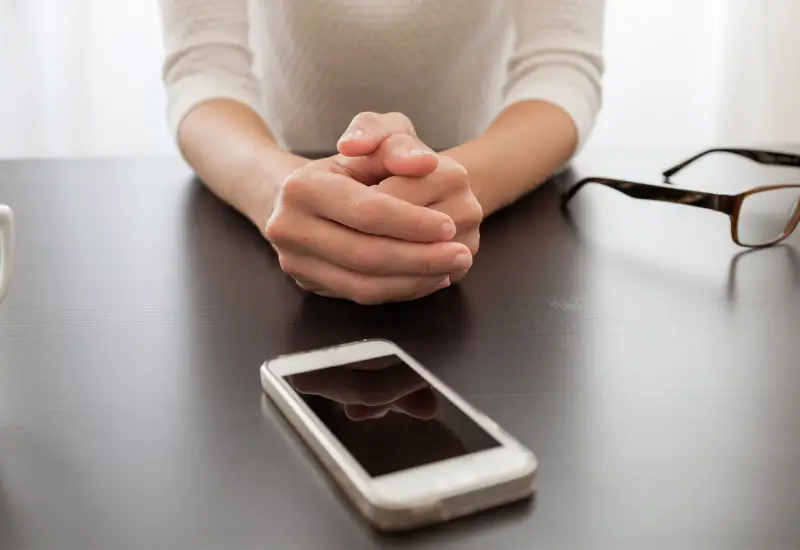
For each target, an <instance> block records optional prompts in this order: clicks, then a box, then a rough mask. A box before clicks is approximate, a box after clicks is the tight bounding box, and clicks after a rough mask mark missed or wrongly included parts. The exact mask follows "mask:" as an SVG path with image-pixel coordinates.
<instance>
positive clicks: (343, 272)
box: [281, 256, 450, 305]
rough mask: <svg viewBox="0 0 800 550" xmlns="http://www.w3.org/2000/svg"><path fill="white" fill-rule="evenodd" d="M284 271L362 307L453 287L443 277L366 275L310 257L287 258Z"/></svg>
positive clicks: (284, 260)
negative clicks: (310, 280)
mask: <svg viewBox="0 0 800 550" xmlns="http://www.w3.org/2000/svg"><path fill="white" fill-rule="evenodd" d="M281 267H282V268H283V270H284V271H286V272H287V273H289V274H290V275H292V276H293V277H295V276H297V277H300V278H304V279H312V280H313V281H314V282H315V283H316V284H317V285H319V286H320V287H322V288H325V289H326V290H327V293H328V294H329V295H331V296H334V297H338V298H345V299H347V300H352V301H354V302H356V303H359V304H363V305H375V304H381V303H386V302H397V301H405V300H409V299H413V298H414V297H416V296H419V295H420V294H423V295H424V294H425V293H428V294H430V293H432V292H435V291H436V290H439V289H441V288H445V287H447V286H449V284H450V280H449V277H442V276H427V277H420V276H402V275H391V276H369V275H363V274H361V273H357V272H354V271H350V270H347V269H344V268H342V267H339V266H337V265H334V264H331V263H328V262H326V261H324V260H321V259H319V258H314V257H310V256H288V257H287V256H284V257H283V262H282V264H281Z"/></svg>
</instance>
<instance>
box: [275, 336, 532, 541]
mask: <svg viewBox="0 0 800 550" xmlns="http://www.w3.org/2000/svg"><path fill="white" fill-rule="evenodd" d="M261 383H262V385H263V387H264V390H265V392H266V394H267V396H268V397H269V399H270V400H271V401H272V402H273V403H274V404H275V405H276V408H277V409H278V410H279V411H280V412H281V413H282V414H283V416H284V417H285V418H286V419H287V420H288V422H289V424H290V425H291V426H292V427H293V428H294V429H295V430H296V431H297V433H298V434H299V436H300V438H301V439H302V440H303V441H304V442H305V443H306V445H307V446H308V447H309V448H310V449H311V451H312V452H313V454H314V455H316V457H317V459H318V460H319V462H321V464H322V465H323V466H324V468H325V470H327V472H328V473H329V474H330V476H331V477H332V478H333V479H334V480H335V482H336V483H337V484H338V486H339V487H340V488H341V489H342V492H343V493H344V494H345V495H347V496H348V497H349V499H350V500H351V501H352V503H353V504H354V506H355V508H357V509H358V510H359V512H360V513H361V514H362V515H363V516H364V517H365V518H366V519H367V520H368V521H369V523H371V524H372V525H373V526H374V527H375V528H377V529H378V530H382V531H403V530H408V529H413V528H417V527H422V526H424V525H429V524H432V523H438V522H443V521H447V520H450V519H452V518H456V517H460V516H464V515H467V514H471V513H474V512H478V511H480V510H485V509H488V508H491V507H495V506H500V505H502V504H507V503H510V502H513V501H517V500H522V499H525V498H528V497H530V496H532V495H533V493H534V491H535V487H534V481H535V475H536V470H537V467H538V464H537V460H536V457H535V456H534V454H533V453H532V452H531V451H530V450H529V449H527V448H526V447H525V446H523V445H522V444H521V443H519V442H518V441H517V440H515V439H514V438H513V437H512V436H511V435H509V434H508V433H506V432H505V431H503V430H502V429H501V428H500V427H499V426H498V425H497V424H496V423H494V422H493V421H492V420H490V419H489V418H487V417H486V416H485V415H483V414H482V413H480V412H479V411H478V410H476V409H475V408H474V407H473V406H471V405H470V404H469V403H467V402H466V401H465V400H464V399H462V398H461V397H459V396H458V395H457V394H456V393H455V392H454V391H453V390H451V389H450V388H449V387H447V386H446V385H445V384H444V383H442V382H441V381H440V380H439V379H437V378H436V377H435V376H434V375H433V374H432V373H431V372H429V371H428V370H427V369H425V368H424V367H423V366H422V365H421V364H419V363H418V362H417V361H415V360H414V359H413V358H412V357H411V356H409V355H408V354H407V353H406V352H404V351H403V350H402V349H400V347H398V346H397V345H396V344H394V343H392V342H389V341H386V340H363V341H359V342H352V343H348V344H343V345H339V346H335V347H330V348H325V349H318V350H313V351H307V352H302V353H295V354H290V355H283V356H280V357H277V358H275V359H272V360H270V361H267V362H265V363H264V364H263V365H262V367H261Z"/></svg>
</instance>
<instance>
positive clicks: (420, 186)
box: [376, 155, 472, 206]
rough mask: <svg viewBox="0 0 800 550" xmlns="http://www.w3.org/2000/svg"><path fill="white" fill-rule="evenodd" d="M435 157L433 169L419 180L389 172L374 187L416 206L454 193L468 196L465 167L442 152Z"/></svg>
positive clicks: (425, 204) (427, 203) (434, 201)
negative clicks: (387, 175) (435, 166)
mask: <svg viewBox="0 0 800 550" xmlns="http://www.w3.org/2000/svg"><path fill="white" fill-rule="evenodd" d="M438 158H439V163H438V167H437V170H436V171H435V172H433V173H431V174H430V175H428V176H426V177H425V178H424V180H423V181H420V179H419V178H411V177H406V176H402V175H398V176H392V177H389V178H386V179H385V180H383V181H381V182H380V183H379V184H378V185H377V186H376V189H377V190H378V191H380V192H382V193H386V194H388V195H391V196H393V197H397V198H399V199H402V200H404V201H405V202H408V203H410V204H414V205H417V206H429V205H431V204H434V203H437V202H442V201H445V200H447V199H448V198H449V197H450V196H452V195H455V194H463V195H464V196H465V197H466V196H471V195H472V193H471V191H470V190H469V180H468V179H467V171H466V169H465V168H464V167H463V166H462V165H461V164H459V163H458V162H456V161H455V160H453V159H451V158H448V157H446V156H444V155H440V156H439V157H438Z"/></svg>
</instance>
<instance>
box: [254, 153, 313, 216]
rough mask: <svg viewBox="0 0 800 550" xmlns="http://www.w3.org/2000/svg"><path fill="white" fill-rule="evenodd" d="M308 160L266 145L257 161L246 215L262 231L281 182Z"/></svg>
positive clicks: (270, 213) (273, 205) (272, 207)
mask: <svg viewBox="0 0 800 550" xmlns="http://www.w3.org/2000/svg"><path fill="white" fill-rule="evenodd" d="M308 162H309V160H308V159H306V158H303V157H301V156H298V155H294V154H292V153H289V152H287V151H284V150H283V149H279V148H278V147H275V146H270V147H268V148H267V149H266V150H265V151H264V152H263V155H261V158H260V159H258V161H257V167H256V170H255V174H254V175H253V176H252V178H251V181H252V182H254V190H253V196H252V199H251V200H249V201H247V202H248V205H249V207H248V211H247V212H246V215H247V217H248V218H249V219H250V221H251V222H252V223H253V224H254V225H256V226H257V227H258V228H259V230H261V231H263V230H264V227H265V225H266V223H267V220H268V219H269V217H270V216H271V215H272V211H273V209H274V207H275V199H276V197H277V195H278V191H279V190H280V187H281V185H283V182H284V181H285V180H286V178H288V177H289V176H290V175H291V174H292V172H294V171H295V170H297V169H298V168H300V167H302V166H304V165H305V164H307V163H308Z"/></svg>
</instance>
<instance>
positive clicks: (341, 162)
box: [335, 134, 439, 185]
mask: <svg viewBox="0 0 800 550" xmlns="http://www.w3.org/2000/svg"><path fill="white" fill-rule="evenodd" d="M335 162H336V164H337V165H338V166H339V167H340V168H341V169H342V170H343V171H344V172H345V173H346V174H347V175H348V176H350V177H351V178H353V179H355V180H356V181H358V182H360V183H363V184H364V185H375V184H378V183H380V182H381V181H383V180H385V179H386V178H388V177H390V176H394V175H397V176H408V177H413V178H422V177H425V176H428V175H430V174H431V173H433V172H434V171H435V170H436V169H437V168H438V167H439V156H438V155H437V154H436V153H434V152H433V151H431V150H430V149H428V148H427V147H425V146H423V145H421V144H420V143H419V142H418V140H416V139H415V138H413V137H411V136H409V135H408V134H392V135H390V136H389V137H387V138H386V139H385V140H384V141H383V142H382V143H381V144H380V146H378V148H377V150H376V151H375V152H374V153H373V154H370V155H366V156H358V157H347V156H344V155H340V156H337V157H335Z"/></svg>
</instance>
